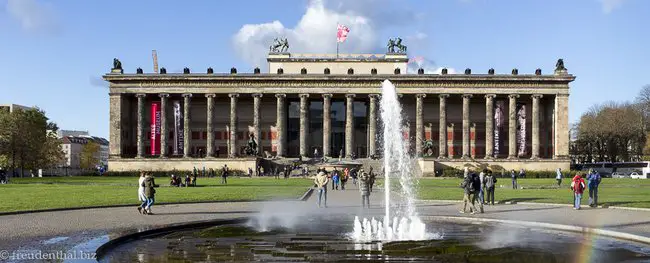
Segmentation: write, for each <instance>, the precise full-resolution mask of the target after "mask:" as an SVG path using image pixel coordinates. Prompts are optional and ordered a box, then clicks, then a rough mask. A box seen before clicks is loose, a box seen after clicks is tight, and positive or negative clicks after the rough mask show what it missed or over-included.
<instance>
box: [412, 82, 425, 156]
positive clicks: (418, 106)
mask: <svg viewBox="0 0 650 263" xmlns="http://www.w3.org/2000/svg"><path fill="white" fill-rule="evenodd" d="M426 96H427V95H426V94H417V95H415V156H417V157H422V144H423V143H424V117H423V115H424V114H423V105H422V103H423V102H422V101H423V100H424V98H425V97H426Z"/></svg>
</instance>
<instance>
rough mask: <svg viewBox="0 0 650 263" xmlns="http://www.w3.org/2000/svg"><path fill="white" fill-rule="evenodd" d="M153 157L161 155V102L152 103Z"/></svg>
mask: <svg viewBox="0 0 650 263" xmlns="http://www.w3.org/2000/svg"><path fill="white" fill-rule="evenodd" d="M150 139H151V155H158V154H160V102H152V103H151V138H150Z"/></svg>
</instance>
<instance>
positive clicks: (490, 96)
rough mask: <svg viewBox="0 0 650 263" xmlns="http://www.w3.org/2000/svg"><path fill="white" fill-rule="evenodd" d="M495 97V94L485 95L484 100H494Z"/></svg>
mask: <svg viewBox="0 0 650 263" xmlns="http://www.w3.org/2000/svg"><path fill="white" fill-rule="evenodd" d="M496 97H497V95H496V94H485V98H486V99H494V98H496Z"/></svg>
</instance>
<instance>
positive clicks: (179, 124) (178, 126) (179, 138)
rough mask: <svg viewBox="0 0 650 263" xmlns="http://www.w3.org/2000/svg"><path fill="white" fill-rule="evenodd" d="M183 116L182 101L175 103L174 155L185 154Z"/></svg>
mask: <svg viewBox="0 0 650 263" xmlns="http://www.w3.org/2000/svg"><path fill="white" fill-rule="evenodd" d="M183 134H184V131H183V114H182V110H181V103H180V101H174V155H180V154H182V153H183V146H184V145H183V142H184V138H183Z"/></svg>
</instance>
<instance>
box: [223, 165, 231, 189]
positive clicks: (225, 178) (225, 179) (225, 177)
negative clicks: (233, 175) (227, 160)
mask: <svg viewBox="0 0 650 263" xmlns="http://www.w3.org/2000/svg"><path fill="white" fill-rule="evenodd" d="M229 175H230V170H229V169H228V165H227V164H224V165H223V168H221V184H228V176H229Z"/></svg>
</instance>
